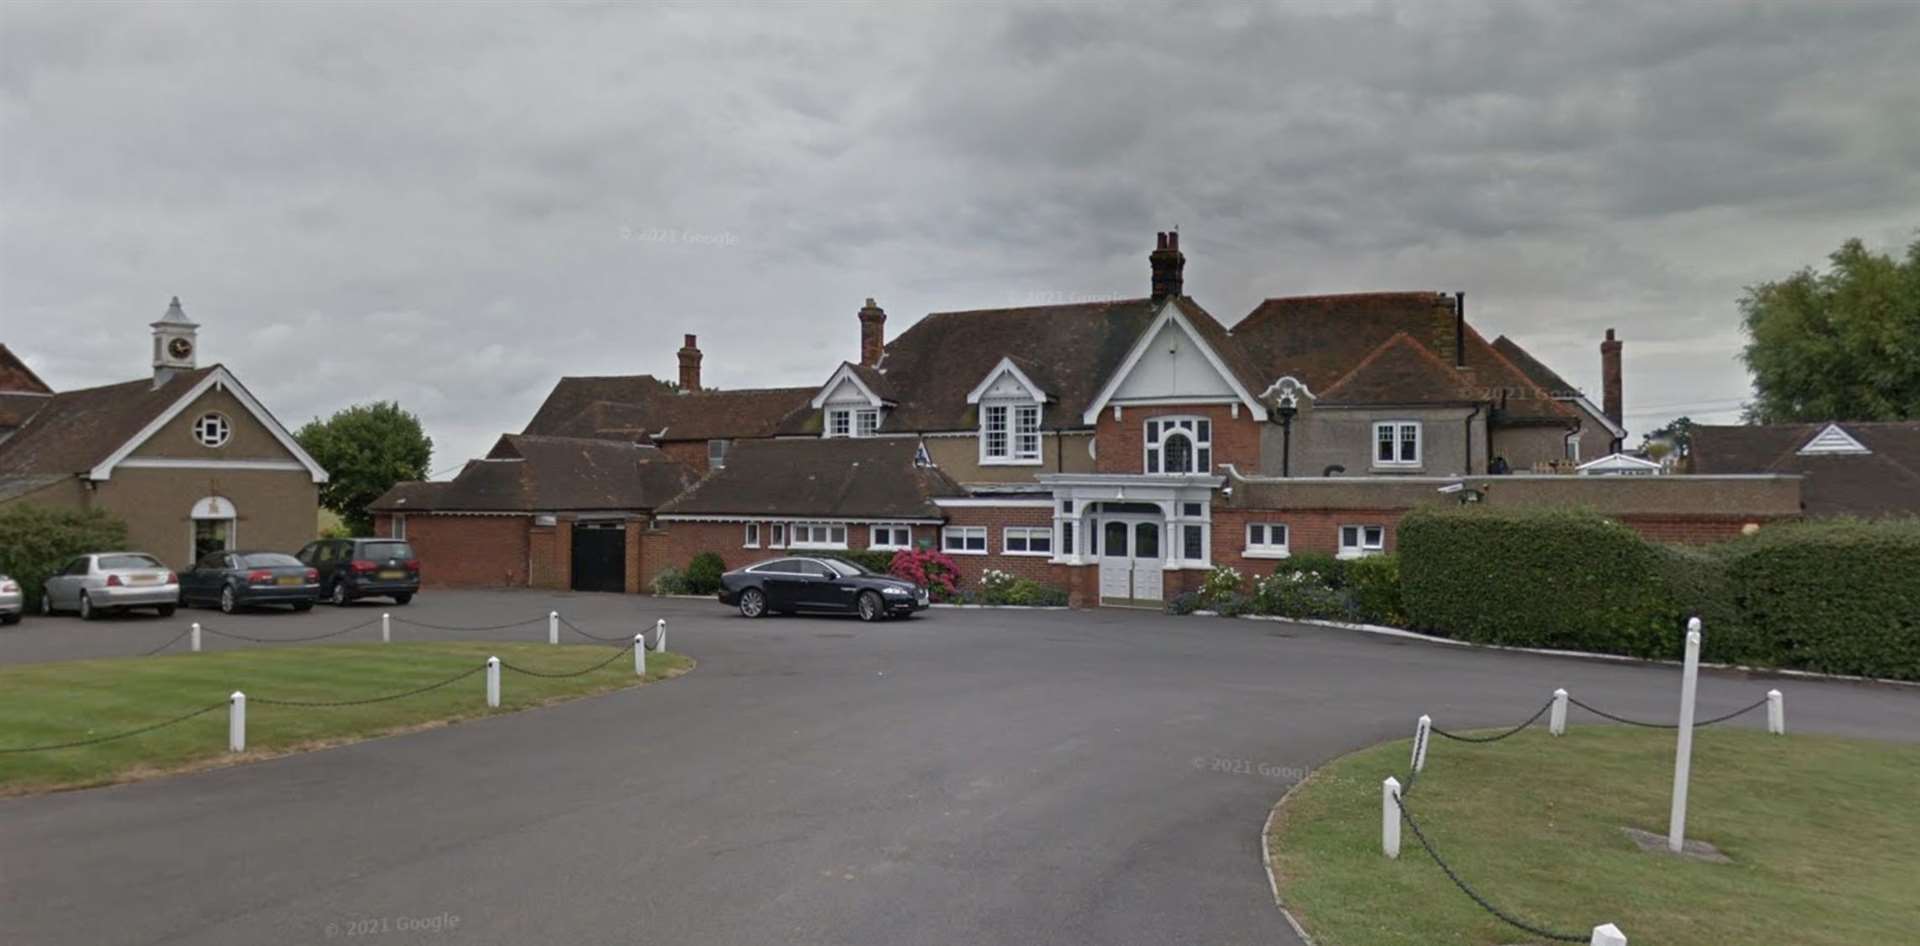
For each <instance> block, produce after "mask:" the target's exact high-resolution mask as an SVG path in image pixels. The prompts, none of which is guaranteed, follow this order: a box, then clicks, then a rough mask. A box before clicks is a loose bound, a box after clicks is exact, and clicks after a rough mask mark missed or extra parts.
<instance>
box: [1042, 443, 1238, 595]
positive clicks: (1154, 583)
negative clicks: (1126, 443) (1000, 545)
mask: <svg viewBox="0 0 1920 946" xmlns="http://www.w3.org/2000/svg"><path fill="white" fill-rule="evenodd" d="M1039 480H1040V482H1041V483H1042V484H1044V485H1046V486H1047V487H1049V488H1050V489H1052V490H1053V509H1054V531H1055V533H1056V534H1057V535H1058V536H1059V539H1058V541H1056V542H1055V543H1054V549H1055V551H1054V559H1053V560H1054V561H1055V562H1056V563H1059V564H1063V565H1094V566H1098V568H1099V594H1100V603H1102V604H1112V605H1123V606H1124V605H1135V606H1143V607H1154V606H1158V604H1159V602H1161V601H1163V600H1165V598H1166V596H1167V595H1166V591H1167V580H1166V573H1167V572H1170V571H1178V570H1181V569H1187V568H1195V569H1204V568H1211V567H1212V557H1213V556H1212V544H1213V523H1212V508H1213V494H1214V491H1215V490H1216V489H1218V488H1219V487H1220V486H1221V485H1222V484H1223V483H1225V478H1224V477H1219V476H1209V475H1205V474H1197V473H1182V474H1161V475H1134V474H1114V473H1050V474H1041V475H1040V477H1039Z"/></svg>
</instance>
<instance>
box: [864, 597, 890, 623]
mask: <svg viewBox="0 0 1920 946" xmlns="http://www.w3.org/2000/svg"><path fill="white" fill-rule="evenodd" d="M886 616H887V609H886V606H885V605H882V604H881V603H880V596H879V595H877V594H875V593H873V592H871V591H863V592H860V620H862V621H878V620H880V619H881V618H883V617H886Z"/></svg>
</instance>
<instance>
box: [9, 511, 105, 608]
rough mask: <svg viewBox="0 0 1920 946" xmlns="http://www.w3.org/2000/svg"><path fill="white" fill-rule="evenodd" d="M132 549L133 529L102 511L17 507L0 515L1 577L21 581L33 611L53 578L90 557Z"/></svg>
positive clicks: (21, 586)
mask: <svg viewBox="0 0 1920 946" xmlns="http://www.w3.org/2000/svg"><path fill="white" fill-rule="evenodd" d="M126 547H127V524H126V523H125V522H122V521H120V520H119V519H117V518H115V517H113V516H111V515H108V514H107V513H105V512H103V511H101V510H98V509H90V510H87V511H85V512H78V511H72V510H64V509H49V508H47V507H45V506H30V505H27V504H24V503H17V504H15V505H12V506H9V507H7V508H6V509H4V510H0V574H6V575H11V576H13V578H14V580H16V581H18V582H20V590H21V592H22V593H23V594H24V595H25V597H26V601H27V606H28V608H29V609H31V608H33V607H35V606H36V605H35V602H38V601H39V600H40V588H41V585H43V584H45V583H46V580H47V576H49V575H52V574H53V573H54V572H57V571H59V570H60V568H61V566H63V565H65V564H66V563H67V560H68V559H71V558H73V557H74V556H75V555H80V554H83V553H86V552H112V551H117V550H120V549H124V548H126Z"/></svg>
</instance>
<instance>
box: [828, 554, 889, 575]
mask: <svg viewBox="0 0 1920 946" xmlns="http://www.w3.org/2000/svg"><path fill="white" fill-rule="evenodd" d="M833 555H834V557H836V558H844V559H846V560H847V561H849V562H852V563H854V564H855V565H858V566H860V567H861V568H864V569H866V570H867V571H870V572H873V573H874V574H877V575H885V574H887V573H888V572H890V571H892V570H893V553H892V552H879V551H875V550H873V549H848V550H847V551H844V552H834V553H833Z"/></svg>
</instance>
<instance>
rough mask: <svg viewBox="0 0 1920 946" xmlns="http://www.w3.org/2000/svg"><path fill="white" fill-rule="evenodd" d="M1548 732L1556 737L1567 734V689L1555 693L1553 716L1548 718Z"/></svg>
mask: <svg viewBox="0 0 1920 946" xmlns="http://www.w3.org/2000/svg"><path fill="white" fill-rule="evenodd" d="M1547 731H1548V732H1550V733H1553V734H1554V735H1556V736H1564V735H1566V734H1567V691H1566V688H1565V687H1562V688H1560V689H1558V690H1555V691H1553V714H1552V715H1550V716H1548V717H1547Z"/></svg>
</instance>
